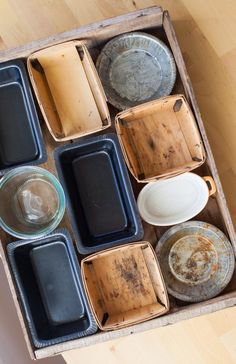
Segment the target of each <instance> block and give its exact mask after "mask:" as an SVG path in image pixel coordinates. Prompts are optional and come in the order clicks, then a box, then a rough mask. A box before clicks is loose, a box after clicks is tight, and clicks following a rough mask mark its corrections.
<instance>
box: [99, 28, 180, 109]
mask: <svg viewBox="0 0 236 364" xmlns="http://www.w3.org/2000/svg"><path fill="white" fill-rule="evenodd" d="M96 66H97V69H98V73H99V76H100V78H101V81H102V84H103V87H104V89H105V92H106V95H107V98H108V101H109V102H110V103H111V104H112V105H113V106H115V107H116V108H117V109H119V110H124V109H127V108H129V107H133V106H136V105H138V104H141V103H144V102H147V101H151V100H155V99H158V98H160V97H163V96H167V95H169V94H170V93H171V91H172V88H173V86H174V83H175V78H176V66H175V62H174V58H173V55H172V53H171V51H170V50H169V48H168V47H167V46H166V45H165V43H163V42H162V41H160V40H159V39H158V38H156V37H154V36H151V35H149V34H146V33H143V32H132V33H126V34H122V35H120V36H117V37H115V38H113V39H112V40H110V41H109V42H108V43H107V44H106V45H105V46H104V48H103V49H102V51H101V53H100V55H99V57H98V59H97V63H96Z"/></svg>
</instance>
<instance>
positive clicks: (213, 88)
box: [0, 0, 236, 364]
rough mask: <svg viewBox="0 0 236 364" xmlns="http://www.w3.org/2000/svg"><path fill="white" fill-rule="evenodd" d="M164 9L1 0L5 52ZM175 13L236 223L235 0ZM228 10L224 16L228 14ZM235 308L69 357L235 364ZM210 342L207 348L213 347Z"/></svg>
mask: <svg viewBox="0 0 236 364" xmlns="http://www.w3.org/2000/svg"><path fill="white" fill-rule="evenodd" d="M155 4H157V1H154V0H135V1H132V0H122V1H119V2H117V1H115V0H109V1H108V0H87V1H86V2H83V1H77V0H67V1H63V0H59V1H43V0H31V1H30V0H20V1H17V0H11V1H9V0H1V2H0V19H1V21H0V34H1V38H0V49H4V48H5V49H6V48H7V47H13V46H17V45H19V44H24V43H26V42H29V41H32V40H35V39H38V38H42V37H45V36H49V35H53V34H55V33H56V32H60V31H65V30H68V29H72V28H74V27H76V26H80V25H84V24H87V23H90V22H93V21H97V20H100V19H104V18H108V17H111V16H114V15H118V14H122V13H125V12H128V11H132V10H135V8H142V7H146V6H150V5H155ZM158 4H160V5H162V6H163V8H167V9H169V10H170V13H171V16H172V19H173V20H174V26H175V30H176V33H177V37H178V40H179V43H180V46H181V49H182V51H183V54H184V59H185V62H186V64H187V69H188V71H189V73H190V77H191V80H192V83H193V86H194V89H195V92H196V96H197V100H198V103H199V106H200V110H201V113H202V116H203V120H204V124H205V126H206V127H207V134H208V137H209V139H210V143H211V146H212V148H213V153H214V156H215V159H216V162H217V166H218V169H219V172H220V176H221V180H222V183H223V187H224V190H225V193H226V198H227V201H228V203H229V206H230V210H231V214H232V216H233V218H234V222H236V203H235V201H236V199H235V197H236V191H235V182H236V170H235V168H236V167H235V165H236V143H235V142H234V139H235V122H234V120H235V118H236V106H235V105H236V103H235V100H236V72H235V64H236V62H235V61H236V47H235V31H236V24H235V16H234V14H235V12H236V3H235V1H233V0H227V2H223V1H222V0H214V1H213V0H204V1H203V0H199V1H194V0H159V1H158ZM222 9H224V11H223V10H222ZM235 312H236V311H235V309H234V308H231V309H227V310H224V311H221V312H217V313H215V314H212V315H209V316H206V317H199V318H196V319H193V320H189V321H187V322H182V323H179V324H177V325H174V326H172V327H166V328H162V329H156V330H153V331H150V332H146V333H143V334H139V335H135V336H130V337H128V338H127V337H126V338H121V339H119V340H118V341H116V342H114V343H103V344H100V345H96V346H95V347H89V348H88V349H86V348H85V349H81V350H79V351H74V352H68V353H65V354H64V357H65V358H66V360H67V361H68V363H78V362H81V363H83V362H85V363H88V364H89V363H94V358H95V359H96V363H99V362H104V361H105V360H106V361H107V362H109V363H116V362H117V363H118V362H119V363H120V362H123V363H124V364H125V363H126V362H127V363H128V362H129V363H141V364H142V363H147V362H152V361H153V360H156V358H161V361H162V362H165V363H167V364H168V363H181V364H182V363H184V362H186V355H187V357H188V358H189V357H190V358H191V360H190V363H198V364H199V363H200V364H201V363H207V364H209V363H219V364H220V363H229V364H230V363H235V362H236V354H235V352H236V351H235V340H236V330H235V327H236V321H235V320H236V319H235V317H236V316H235ZM206 342H207V345H206Z"/></svg>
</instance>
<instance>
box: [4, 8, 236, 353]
mask: <svg viewBox="0 0 236 364" xmlns="http://www.w3.org/2000/svg"><path fill="white" fill-rule="evenodd" d="M134 30H143V31H146V32H148V33H150V34H153V35H156V36H157V37H159V38H160V39H162V40H164V41H165V42H166V43H167V45H169V47H170V48H171V49H172V52H173V55H174V58H175V61H176V64H177V68H178V75H177V81H176V85H175V87H174V90H173V93H175V94H184V95H185V97H186V99H187V101H188V102H189V104H190V106H191V108H192V111H193V114H194V116H195V118H196V121H197V124H198V127H199V130H200V134H201V136H202V139H203V143H204V147H205V150H206V162H205V163H204V164H203V165H202V166H201V167H200V168H198V169H196V170H195V172H196V173H198V174H199V175H201V176H204V175H212V176H213V178H214V180H215V182H216V185H217V191H218V192H217V194H216V197H215V198H212V199H210V200H209V203H208V204H207V206H206V208H205V209H204V211H203V212H202V213H201V214H199V215H198V216H197V217H196V218H197V219H198V220H202V221H206V222H209V223H212V224H213V225H216V226H217V227H218V228H220V229H221V230H222V231H224V233H225V234H226V235H227V236H228V238H229V239H230V241H231V243H232V245H233V247H234V250H236V236H235V231H234V228H233V223H232V220H231V217H230V214H229V211H228V207H227V204H226V201H225V197H224V193H223V190H222V186H221V183H220V180H219V175H218V172H217V169H216V165H215V162H214V158H213V155H212V152H211V148H210V145H209V141H208V138H207V135H206V131H205V128H204V125H203V121H202V119H201V115H200V112H199V109H198V106H197V102H196V99H195V96H194V92H193V89H192V84H191V81H190V79H189V76H188V73H187V71H186V67H185V64H184V61H183V57H182V54H181V51H180V48H179V45H178V42H177V39H176V35H175V32H174V29H173V26H172V23H171V20H170V17H169V14H168V12H167V11H164V12H163V10H162V9H161V8H160V7H151V8H147V9H142V10H138V11H135V12H132V13H129V14H126V15H122V16H119V17H116V18H112V19H108V20H105V21H102V22H98V23H95V24H91V25H88V26H85V27H81V28H79V29H75V30H72V31H68V32H65V33H61V34H58V35H55V36H52V37H49V38H47V39H43V40H40V41H37V42H33V43H30V44H28V45H25V46H22V47H18V48H15V49H10V50H8V51H2V52H0V61H6V60H9V59H15V58H20V57H23V58H27V57H28V56H29V55H30V54H32V53H33V52H35V51H38V50H40V49H42V48H45V47H48V46H50V45H53V44H57V43H60V42H64V41H68V40H72V39H83V42H84V43H85V45H86V46H87V47H88V49H89V52H90V54H91V56H92V58H93V60H94V61H95V60H96V58H97V56H98V54H99V52H100V50H101V48H102V47H103V45H104V44H105V42H107V41H108V40H109V39H111V38H112V37H114V36H116V35H118V34H121V33H124V32H128V31H134ZM110 112H111V114H112V115H113V116H114V114H116V113H117V111H116V110H114V109H113V108H110ZM42 125H43V133H44V139H45V142H46V144H47V152H48V162H47V163H45V164H44V165H43V166H44V167H45V168H48V169H50V170H51V171H52V172H54V173H55V166H54V162H53V160H52V150H53V149H54V148H55V147H56V146H58V143H56V142H55V141H54V140H53V139H52V137H51V135H50V134H49V132H48V130H47V128H46V127H45V124H44V122H43V123H42ZM113 128H114V122H113ZM107 130H109V129H107ZM132 183H133V188H134V191H135V193H136V196H137V194H138V192H139V191H140V188H141V186H140V185H141V184H138V183H136V182H135V180H132ZM196 218H195V219H196ZM61 226H67V227H68V228H69V229H70V225H69V223H68V220H67V218H66V217H65V219H64V221H63V222H62V224H61ZM144 228H145V236H144V240H146V241H149V242H151V243H153V244H156V241H157V239H158V238H159V237H160V236H161V235H162V234H163V232H164V231H166V228H158V227H157V228H155V227H152V226H150V225H146V224H145V225H144ZM70 230H71V229H70ZM12 240H13V239H12V238H11V237H10V236H8V235H7V234H5V233H4V232H1V247H0V248H1V255H2V261H3V264H4V269H5V272H6V275H7V278H8V282H9V285H10V289H11V292H12V296H13V299H14V302H15V306H16V309H17V313H18V316H19V319H20V322H21V326H22V329H23V332H24V336H25V340H26V342H27V346H28V349H29V352H30V354H31V356H32V358H37V359H39V358H43V357H48V356H52V355H55V354H58V353H61V352H63V351H66V350H70V349H76V348H80V347H83V346H88V345H93V344H96V343H99V342H102V341H107V340H110V339H115V338H118V337H121V336H125V335H129V334H133V333H137V332H141V331H145V330H151V329H154V328H156V327H160V326H166V325H169V324H173V323H175V322H178V321H181V320H185V319H188V318H192V317H195V316H199V315H203V314H206V313H210V312H214V311H216V310H220V309H223V308H226V307H230V306H233V305H236V274H234V276H233V279H232V281H231V283H230V285H229V286H228V287H227V288H226V290H225V291H224V292H223V293H222V294H221V295H219V296H218V297H216V298H213V299H211V300H208V301H205V302H202V303H198V304H186V303H183V302H180V301H178V300H176V299H174V298H172V297H170V298H171V300H170V311H169V312H168V313H167V314H166V315H163V316H161V317H157V318H154V319H152V320H150V321H147V322H143V323H140V324H137V325H134V326H131V327H127V328H122V329H119V330H115V331H110V332H99V333H97V334H95V335H92V336H88V337H86V338H82V339H78V340H73V341H70V342H66V343H63V344H60V345H53V346H51V347H47V348H43V349H36V348H35V347H34V346H33V345H32V342H31V341H30V336H29V334H28V332H27V328H26V325H25V319H24V316H23V314H22V310H21V307H20V305H19V302H18V292H17V290H16V288H15V285H14V283H13V280H12V275H11V272H10V269H9V265H8V260H7V257H6V244H7V243H8V242H10V241H12Z"/></svg>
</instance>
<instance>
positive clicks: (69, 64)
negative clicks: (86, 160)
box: [27, 41, 110, 141]
mask: <svg viewBox="0 0 236 364" xmlns="http://www.w3.org/2000/svg"><path fill="white" fill-rule="evenodd" d="M27 65H28V71H29V75H30V79H31V82H32V85H33V88H34V91H35V94H36V97H37V99H38V102H39V106H40V108H41V111H42V114H43V116H44V118H45V121H46V123H47V126H48V129H49V131H50V133H51V134H52V136H53V137H54V139H55V140H57V141H64V140H70V139H74V138H78V137H81V136H84V135H88V134H91V133H94V132H97V131H100V130H103V129H105V128H108V127H109V126H110V116H109V111H108V107H107V103H106V97H105V94H104V91H103V89H102V86H101V83H100V80H99V78H98V75H97V71H96V69H95V66H94V64H93V62H92V59H91V57H90V55H89V52H88V50H87V48H86V47H85V46H84V45H83V44H82V43H81V42H79V41H76V42H73V41H72V42H67V43H62V44H59V45H55V46H52V47H49V48H46V49H43V50H40V51H38V52H35V53H33V54H31V55H30V56H29V58H28V61H27Z"/></svg>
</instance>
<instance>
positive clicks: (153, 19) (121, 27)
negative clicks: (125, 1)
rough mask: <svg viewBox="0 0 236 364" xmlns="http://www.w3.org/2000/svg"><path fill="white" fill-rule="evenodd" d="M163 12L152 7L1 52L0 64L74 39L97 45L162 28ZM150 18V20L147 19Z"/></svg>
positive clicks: (157, 7) (158, 8)
mask: <svg viewBox="0 0 236 364" xmlns="http://www.w3.org/2000/svg"><path fill="white" fill-rule="evenodd" d="M162 16H163V11H162V8H161V7H159V6H151V7H148V8H145V9H141V10H137V11H134V12H131V13H128V14H124V15H120V16H117V17H114V18H110V19H105V20H103V21H100V22H97V23H93V24H89V25H86V26H83V27H80V28H76V29H73V30H69V31H66V32H63V33H59V34H55V35H52V36H50V37H48V38H45V39H40V40H37V41H34V42H31V43H28V44H26V45H23V46H19V47H16V48H12V49H9V50H6V51H1V52H0V62H4V61H9V60H11V59H15V58H21V57H28V56H29V55H30V54H31V53H33V52H35V51H38V50H40V49H43V48H45V47H49V46H51V45H55V44H58V43H61V42H66V41H69V40H73V39H83V40H86V41H90V44H96V39H98V38H99V39H101V40H102V39H103V40H105V39H106V38H107V34H108V33H109V35H110V36H111V37H112V36H115V35H117V34H121V33H125V32H128V31H130V30H131V29H132V30H140V29H142V28H143V27H144V24H145V25H146V26H148V27H150V28H152V27H156V26H162ZM146 18H148V20H147V19H146Z"/></svg>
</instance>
